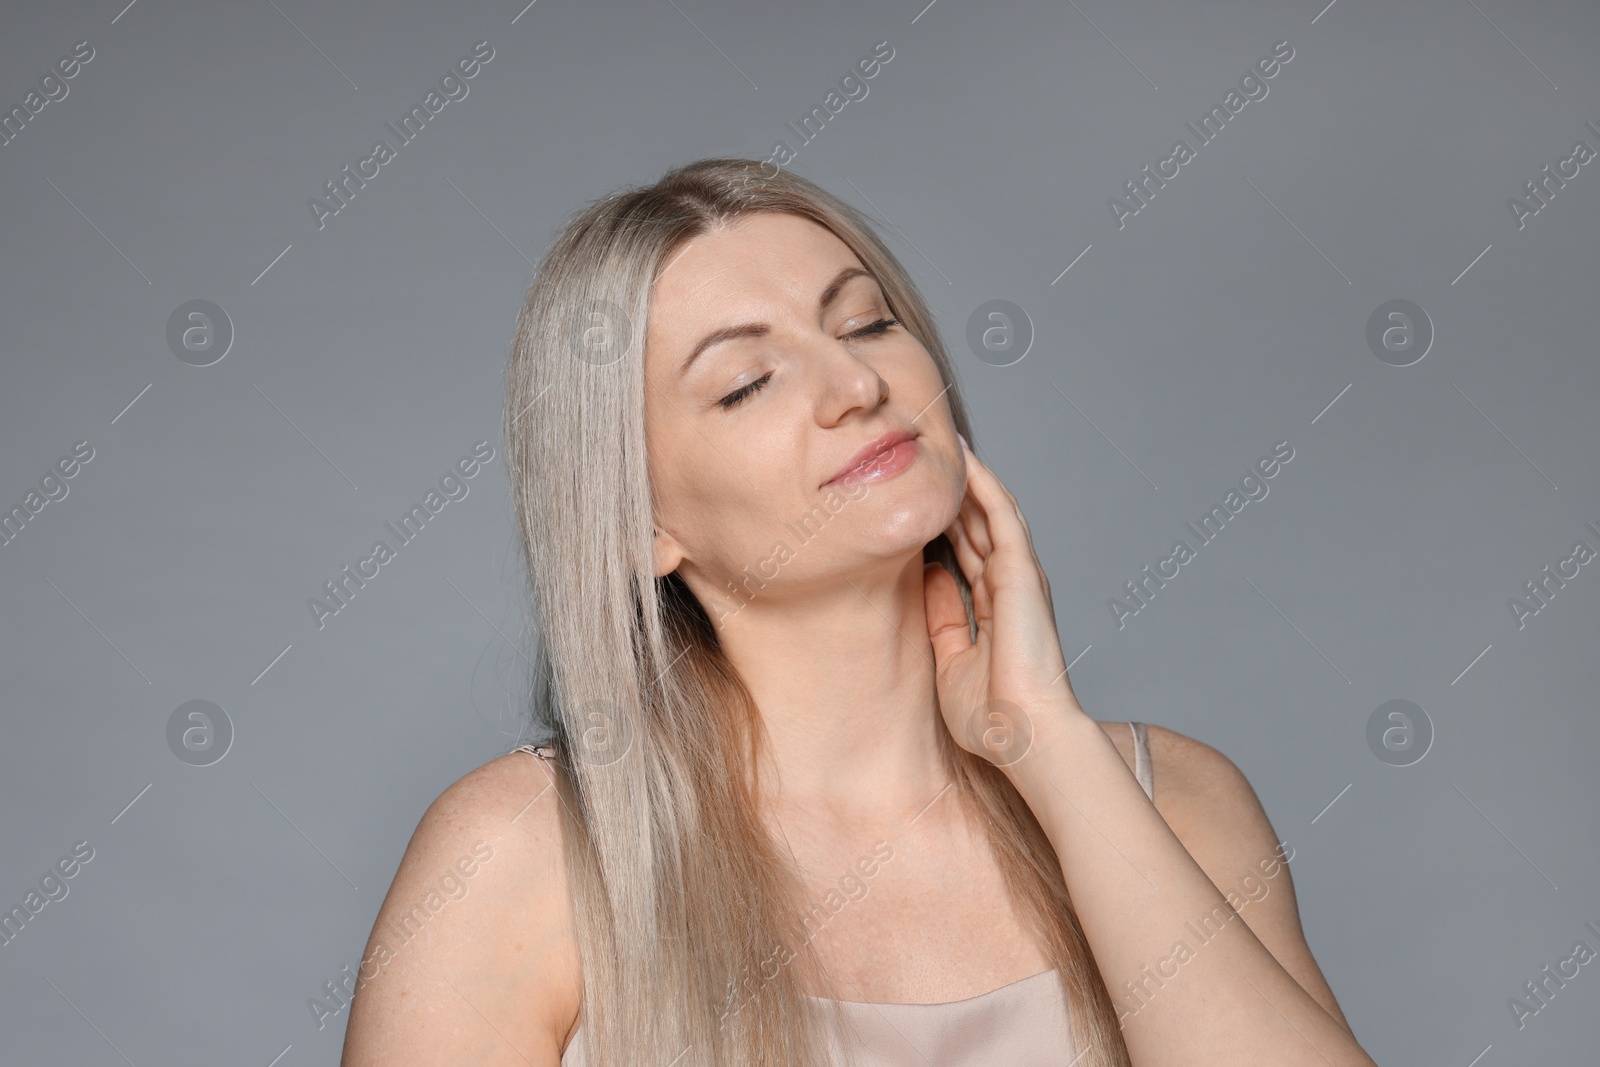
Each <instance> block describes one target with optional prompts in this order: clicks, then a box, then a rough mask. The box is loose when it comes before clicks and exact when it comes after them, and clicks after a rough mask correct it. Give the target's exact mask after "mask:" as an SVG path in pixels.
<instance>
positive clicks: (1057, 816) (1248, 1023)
mask: <svg viewBox="0 0 1600 1067" xmlns="http://www.w3.org/2000/svg"><path fill="white" fill-rule="evenodd" d="M964 454H965V457H966V461H967V470H968V483H967V490H968V492H967V497H966V499H965V500H964V501H963V503H962V505H961V512H960V514H959V515H958V517H957V519H956V521H955V522H954V523H952V524H951V526H950V528H949V530H948V531H947V533H948V534H949V536H950V540H951V544H952V545H953V547H954V548H955V554H956V558H957V560H958V562H959V564H960V566H961V568H962V570H963V572H964V573H965V574H966V576H967V580H968V583H969V584H970V585H971V586H972V593H973V606H974V613H975V615H976V620H977V631H978V632H977V637H976V639H974V638H973V637H972V636H971V633H970V631H969V630H968V625H967V619H966V613H965V609H964V608H963V607H962V605H961V601H960V597H959V596H958V594H957V592H956V588H955V580H954V579H953V578H952V577H951V576H949V575H947V574H945V573H944V571H943V569H942V568H939V567H938V566H936V565H930V566H929V567H928V568H927V569H926V570H925V572H924V596H925V602H926V607H927V613H928V633H929V637H930V639H931V642H932V644H933V648H934V652H935V656H936V659H937V665H938V673H937V683H938V689H939V703H940V711H941V713H942V714H943V716H944V719H945V722H946V725H947V726H948V727H949V729H950V731H951V734H952V736H953V737H954V738H955V739H956V741H957V743H958V744H961V745H962V747H964V748H966V749H967V750H968V751H971V752H975V753H977V754H979V755H982V756H984V757H985V758H987V759H989V760H990V761H991V762H993V763H995V765H996V766H998V767H1000V768H1001V770H1002V771H1003V772H1004V773H1005V774H1006V775H1007V776H1008V777H1009V778H1010V780H1011V781H1012V783H1013V784H1014V785H1015V786H1016V788H1017V791H1018V792H1019V793H1020V794H1021V795H1022V797H1023V799H1024V800H1026V801H1027V803H1028V805H1029V806H1030V808H1031V809H1032V810H1033V813H1034V815H1035V817H1036V818H1037V819H1038V820H1039V823H1040V825H1041V826H1042V827H1043V828H1044V830H1045V833H1046V834H1047V835H1048V836H1049V838H1050V841H1051V843H1052V844H1053V845H1054V847H1055V851H1056V855H1057V857H1058V858H1059V859H1060V862H1061V869H1062V874H1063V876H1064V878H1065V879H1066V883H1067V889H1068V891H1069V892H1070V894H1071V896H1072V902H1073V906H1074V908H1075V909H1076V911H1077V913H1078V918H1079V921H1080V923H1081V924H1082V926H1083V931H1084V935H1085V937H1086V938H1087V939H1088V941H1089V946H1090V948H1091V949H1092V950H1093V952H1094V956H1095V961H1096V963H1097V965H1098V966H1099V968H1100V972H1101V975H1102V976H1103V977H1104V978H1105V980H1106V985H1107V987H1108V988H1109V989H1110V990H1111V994H1112V997H1113V999H1114V1000H1116V1001H1117V1002H1118V1004H1119V1006H1120V1010H1121V1011H1122V1012H1123V1013H1124V1014H1123V1017H1122V1023H1123V1037H1124V1039H1125V1040H1126V1042H1127V1045H1128V1051H1129V1054H1130V1056H1131V1057H1132V1059H1133V1062H1134V1063H1135V1064H1136V1065H1138V1067H1166V1065H1168V1064H1172V1065H1179V1064H1182V1065H1186V1067H1212V1065H1216V1067H1222V1065H1227V1067H1235V1065H1237V1064H1242V1063H1262V1064H1273V1065H1275V1067H1290V1065H1305V1067H1329V1065H1331V1067H1376V1065H1375V1064H1374V1063H1373V1061H1372V1059H1371V1057H1369V1056H1368V1055H1367V1054H1366V1053H1365V1052H1364V1051H1363V1050H1362V1049H1361V1046H1360V1045H1359V1044H1358V1043H1357V1042H1356V1040H1355V1038H1354V1036H1353V1035H1352V1034H1351V1032H1350V1030H1349V1029H1348V1028H1347V1027H1346V1026H1345V1025H1344V1023H1343V1020H1342V1019H1340V1018H1337V1017H1336V1016H1335V1015H1332V1014H1330V1013H1329V1012H1328V1011H1327V1010H1326V1009H1325V1008H1324V1007H1323V1005H1322V1004H1321V1003H1319V1002H1318V1000H1317V998H1315V997H1313V996H1312V995H1311V993H1310V992H1308V991H1307V988H1306V987H1304V986H1302V984H1301V983H1300V981H1298V980H1297V979H1296V977H1295V976H1294V975H1292V974H1291V973H1290V972H1289V971H1288V970H1287V969H1286V968H1285V966H1284V964H1283V963H1280V962H1279V960H1278V958H1277V957H1276V956H1275V955H1274V954H1273V952H1272V951H1271V950H1269V949H1268V948H1267V946H1266V944H1264V943H1263V941H1262V939H1261V938H1260V937H1259V936H1257V934H1256V933H1255V931H1254V930H1253V929H1252V927H1251V926H1250V925H1249V924H1248V923H1246V922H1242V921H1240V918H1241V917H1240V915H1239V914H1238V913H1237V912H1235V911H1234V909H1233V908H1232V906H1231V905H1230V904H1229V903H1228V899H1227V897H1226V896H1225V895H1224V894H1223V892H1222V891H1221V890H1219V889H1218V888H1217V886H1216V885H1214V884H1213V883H1212V880H1211V878H1210V877H1209V876H1208V874H1207V872H1206V870H1205V869H1204V868H1203V867H1202V866H1201V864H1200V863H1199V862H1197V860H1196V857H1195V856H1194V855H1192V854H1191V853H1190V852H1189V850H1188V849H1187V848H1186V847H1185V844H1184V842H1183V841H1182V840H1180V839H1179V837H1178V836H1177V834H1176V833H1174V830H1173V828H1172V827H1170V826H1169V825H1168V823H1167V821H1166V820H1165V819H1163V818H1162V816H1161V813H1160V812H1158V811H1157V809H1156V808H1155V806H1154V805H1153V804H1152V803H1151V802H1150V799H1149V798H1148V797H1146V796H1145V794H1144V790H1143V789H1141V788H1140V787H1139V784H1138V782H1137V781H1136V780H1135V778H1134V776H1133V775H1132V774H1130V773H1128V768H1127V764H1126V763H1124V762H1123V760H1122V757H1121V755H1120V754H1118V752H1117V749H1116V746H1115V744H1113V743H1112V741H1111V739H1110V738H1109V737H1107V736H1106V734H1105V732H1104V731H1103V730H1102V729H1101V728H1100V725H1099V724H1098V723H1097V722H1095V721H1094V720H1093V719H1091V718H1090V717H1089V716H1088V715H1087V714H1086V713H1085V712H1084V710H1083V709H1082V708H1081V707H1080V706H1079V704H1078V702H1077V699H1076V697H1075V696H1074V695H1073V693H1072V690H1071V685H1070V683H1068V682H1067V681H1066V668H1065V665H1064V662H1063V658H1062V655H1061V644H1060V638H1059V637H1058V636H1057V634H1056V632H1055V614H1054V609H1053V607H1052V605H1051V602H1050V591H1049V582H1048V579H1047V578H1046V576H1045V574H1044V571H1043V568H1042V567H1040V566H1039V562H1038V558H1037V556H1036V555H1035V554H1034V551H1033V545H1032V542H1031V537H1030V535H1029V532H1028V528H1027V523H1026V521H1025V520H1024V519H1023V517H1022V513H1021V511H1020V509H1019V508H1018V507H1017V503H1016V499H1015V498H1014V497H1013V496H1012V495H1011V494H1010V493H1009V492H1008V491H1007V490H1006V488H1005V487H1004V486H1003V485H1002V484H1001V483H1000V481H999V480H998V479H997V478H996V477H995V476H994V474H993V473H992V472H990V471H989V470H988V468H987V467H985V466H984V465H983V464H982V463H980V462H979V461H978V459H977V457H976V456H975V455H973V453H972V452H971V450H970V449H966V450H964ZM1182 788H1184V789H1185V790H1187V791H1188V792H1189V793H1190V795H1191V797H1190V798H1191V801H1192V806H1193V812H1192V816H1191V818H1190V819H1189V820H1188V822H1187V825H1188V826H1189V827H1190V828H1191V830H1190V832H1191V835H1192V836H1191V840H1193V841H1194V842H1195V843H1196V846H1197V847H1198V848H1200V850H1201V852H1202V854H1203V855H1204V856H1205V857H1206V862H1207V863H1209V864H1210V865H1211V866H1212V867H1213V868H1214V869H1216V870H1219V871H1232V870H1237V869H1239V868H1240V867H1241V866H1243V865H1247V864H1255V863H1258V862H1260V861H1270V860H1271V858H1272V857H1273V856H1274V855H1275V852H1274V850H1275V848H1276V845H1277V842H1276V841H1275V839H1274V835H1273V834H1272V831H1271V827H1270V825H1268V824H1267V822H1266V820H1265V817H1264V815H1259V805H1258V804H1256V803H1255V799H1254V795H1253V793H1249V791H1248V783H1245V782H1244V781H1243V778H1242V776H1240V777H1239V778H1238V779H1237V780H1234V781H1230V780H1229V779H1228V776H1226V775H1222V776H1220V778H1219V777H1218V776H1217V775H1216V774H1215V773H1213V774H1212V775H1211V778H1210V780H1209V781H1204V780H1200V779H1199V778H1196V779H1193V780H1190V781H1188V782H1187V783H1186V784H1184V785H1183V786H1182ZM1247 793H1248V802H1247V800H1246V795H1247ZM1252 807H1254V808H1255V809H1256V814H1253V813H1252V811H1251V809H1252ZM1180 821H1182V820H1180ZM1201 827H1205V828H1207V829H1204V830H1199V832H1196V831H1197V830H1198V828H1201ZM1279 873H1280V874H1281V872H1279ZM1225 877H1226V876H1225ZM1286 895H1287V894H1283V895H1280V897H1279V902H1278V903H1276V904H1274V905H1273V907H1277V908H1281V907H1282V904H1281V901H1282V900H1283V897H1284V896H1286ZM1271 899H1272V898H1271V895H1270V893H1269V894H1268V895H1267V896H1266V897H1265V898H1263V900H1262V903H1265V902H1266V901H1267V900H1271ZM1250 906H1251V905H1247V906H1246V908H1245V910H1246V911H1248V909H1249V907H1250ZM1277 914H1279V916H1280V918H1279V920H1278V921H1277V922H1276V923H1274V922H1272V921H1269V922H1267V923H1266V924H1265V926H1264V929H1275V930H1276V932H1275V933H1274V934H1269V935H1268V936H1269V939H1272V940H1274V941H1276V942H1277V943H1279V944H1280V946H1282V945H1283V944H1284V943H1285V941H1284V938H1283V936H1282V921H1281V912H1279V913H1277ZM1295 925H1296V927H1298V923H1296V924H1295ZM1296 940H1299V941H1300V942H1301V943H1302V944H1303V938H1298V937H1297V938H1296ZM1286 955H1288V957H1289V958H1290V960H1291V965H1294V964H1293V957H1294V955H1295V954H1294V952H1293V951H1292V948H1291V950H1289V951H1287V953H1286ZM1297 969H1299V970H1300V971H1301V973H1304V967H1303V966H1300V967H1298V968H1297ZM1124 983H1132V985H1133V988H1132V989H1131V990H1130V988H1129V987H1128V986H1127V985H1125V984H1124ZM1141 989H1142V990H1144V992H1143V993H1141V992H1140V990H1141ZM1130 996H1131V997H1132V998H1133V999H1132V1000H1129V999H1128V998H1129V997H1130ZM1135 1007H1136V1008H1137V1010H1136V1011H1134V1010H1132V1009H1133V1008H1135Z"/></svg>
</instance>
